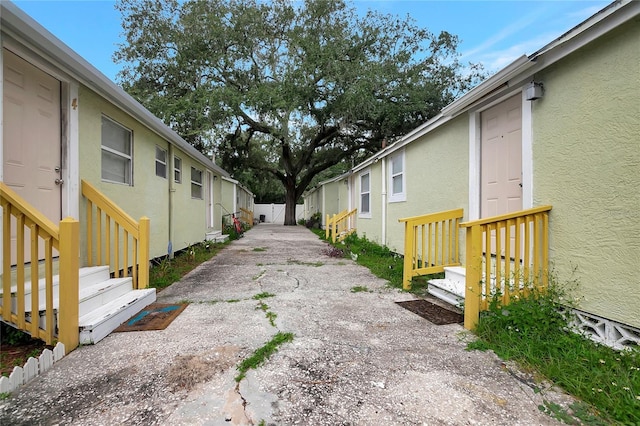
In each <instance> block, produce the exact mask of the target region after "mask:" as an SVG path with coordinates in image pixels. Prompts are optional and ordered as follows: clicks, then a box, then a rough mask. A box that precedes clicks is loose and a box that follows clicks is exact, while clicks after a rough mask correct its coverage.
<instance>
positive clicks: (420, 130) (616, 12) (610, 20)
mask: <svg viewBox="0 0 640 426" xmlns="http://www.w3.org/2000/svg"><path fill="white" fill-rule="evenodd" d="M639 14H640V1H632V0H617V1H615V2H613V3H611V4H609V5H608V6H606V7H605V8H603V9H602V10H600V11H599V12H597V13H596V14H594V15H592V16H591V17H590V18H588V19H586V20H585V21H583V22H582V23H580V24H578V25H577V26H575V27H573V28H572V29H571V30H569V31H567V32H565V33H564V34H562V35H561V36H560V37H558V38H557V39H555V40H554V41H552V42H551V43H548V44H547V45H545V46H544V47H543V48H541V49H540V50H538V51H537V52H535V53H534V54H532V55H530V56H526V55H522V56H520V57H519V58H518V59H516V60H515V61H513V62H512V63H510V64H509V65H507V66H506V67H505V68H503V69H502V70H500V71H498V72H497V73H496V74H494V75H492V76H491V77H489V78H488V79H486V80H484V81H483V82H482V83H480V84H479V85H478V86H476V87H475V88H473V89H472V90H470V91H469V92H467V93H466V94H464V95H463V96H462V97H460V98H459V99H457V100H455V101H453V102H452V103H450V104H449V105H447V106H446V107H444V108H443V109H442V111H441V112H440V114H438V115H436V116H435V117H433V118H431V119H429V120H428V121H426V122H425V123H424V124H422V125H420V126H418V127H417V128H415V129H414V130H412V131H411V132H409V133H407V134H406V135H404V136H402V137H401V138H400V139H399V140H398V141H397V142H395V143H394V144H392V145H390V146H388V147H387V148H385V149H382V150H380V151H378V152H377V153H375V154H374V155H372V156H371V157H369V158H368V159H366V160H365V161H364V162H362V163H360V164H358V165H357V166H355V167H354V168H353V169H352V170H351V171H352V172H353V173H355V172H358V171H360V170H362V169H364V168H366V167H369V166H370V165H371V164H372V163H374V162H375V161H377V160H379V159H380V158H382V157H384V156H387V155H389V154H392V153H393V152H395V151H397V150H399V149H402V148H403V147H404V146H406V145H407V144H409V143H411V142H413V141H414V140H416V139H418V138H420V137H422V136H424V135H425V134H427V133H429V132H431V131H432V130H434V129H436V128H437V127H440V126H441V125H443V124H445V123H447V122H448V121H450V120H451V119H453V118H455V117H457V116H458V115H460V114H462V113H464V112H466V111H467V110H468V109H470V108H472V107H473V106H474V105H475V104H476V103H477V102H479V101H481V100H484V99H485V98H486V97H487V96H488V95H490V94H491V93H493V92H499V91H501V90H502V89H504V88H510V87H516V86H518V85H520V84H522V82H523V81H524V80H527V79H529V78H531V75H533V74H534V73H536V72H538V71H540V70H542V69H544V68H546V67H548V66H550V65H551V64H553V63H555V62H557V61H559V60H561V59H562V58H564V57H565V56H567V55H569V54H571V53H573V52H574V51H576V50H577V49H579V48H581V47H583V46H585V45H586V44H588V43H590V42H592V41H593V40H595V39H597V38H598V37H600V36H602V35H603V34H605V33H607V32H609V31H611V30H612V29H614V28H616V27H618V26H620V25H622V24H623V23H625V22H627V21H629V20H631V19H633V18H634V17H636V16H638V15H639Z"/></svg>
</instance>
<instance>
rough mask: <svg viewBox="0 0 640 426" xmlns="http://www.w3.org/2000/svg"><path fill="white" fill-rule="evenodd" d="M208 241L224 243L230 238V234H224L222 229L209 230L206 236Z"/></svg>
mask: <svg viewBox="0 0 640 426" xmlns="http://www.w3.org/2000/svg"><path fill="white" fill-rule="evenodd" d="M204 239H205V240H206V241H213V242H214V243H224V242H226V241H228V240H229V236H228V235H223V234H222V231H214V232H207V233H206V234H205V236H204Z"/></svg>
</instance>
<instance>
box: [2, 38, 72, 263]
mask: <svg viewBox="0 0 640 426" xmlns="http://www.w3.org/2000/svg"><path fill="white" fill-rule="evenodd" d="M3 54H4V58H3V64H4V66H3V75H4V79H3V122H4V125H3V175H4V178H3V181H4V183H5V184H6V185H8V186H9V187H11V188H12V189H13V190H14V191H16V192H17V193H18V194H19V195H20V196H21V197H22V198H24V199H25V200H26V201H27V202H28V203H30V204H31V205H33V206H34V207H35V208H36V209H37V210H38V211H40V212H41V213H43V214H44V215H45V216H46V217H47V218H49V219H51V220H52V221H53V222H54V223H55V224H57V223H58V222H59V221H60V218H61V198H62V197H61V181H60V176H61V174H60V171H61V166H62V164H61V152H60V151H61V149H60V147H61V121H60V87H61V84H60V81H58V80H57V79H55V78H53V77H52V76H50V75H49V74H47V73H45V72H43V71H42V70H40V69H38V68H36V67H35V66H33V65H31V64H30V63H28V62H27V61H25V60H24V59H22V58H20V57H18V56H17V55H15V54H13V53H11V52H9V51H7V50H4V51H3ZM14 247H15V246H14ZM13 252H14V250H12V253H13ZM27 255H28V253H27ZM13 260H15V259H12V261H13ZM27 260H28V258H27Z"/></svg>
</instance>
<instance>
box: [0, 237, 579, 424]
mask: <svg viewBox="0 0 640 426" xmlns="http://www.w3.org/2000/svg"><path fill="white" fill-rule="evenodd" d="M326 247H327V246H326V244H325V243H323V242H322V241H320V240H319V239H318V238H317V237H316V236H315V235H314V234H312V233H311V232H309V231H308V230H307V229H305V228H303V227H299V226H298V227H283V226H275V225H265V224H260V225H258V226H256V227H255V228H253V229H252V230H250V231H249V232H247V233H246V235H245V237H244V238H242V239H240V240H238V241H235V242H233V243H232V244H231V245H229V246H228V247H227V248H226V249H225V250H223V251H222V252H221V253H220V254H218V256H216V257H215V258H213V259H212V260H211V261H209V262H207V263H205V264H203V265H201V266H200V267H198V268H197V269H196V270H194V271H193V272H192V273H191V274H189V275H188V276H187V277H185V278H184V279H183V280H182V281H181V282H179V283H176V284H174V285H173V286H171V287H170V288H168V289H166V290H165V291H163V292H161V293H160V294H159V295H158V296H159V297H158V301H159V302H178V301H185V300H188V301H190V302H191V304H190V305H189V306H188V307H187V309H186V310H185V311H184V312H182V313H181V314H180V316H179V317H178V318H177V319H176V320H175V321H174V322H173V323H172V324H171V325H170V326H169V327H168V328H167V329H165V330H161V331H144V332H130V333H113V334H111V335H110V336H108V337H107V338H106V339H104V340H103V341H101V342H100V343H98V344H97V345H94V346H85V347H80V348H78V349H77V350H75V351H73V352H72V353H71V354H69V355H68V356H66V357H65V358H64V359H63V360H61V361H60V362H58V363H57V364H56V365H55V367H54V368H53V369H52V370H50V371H49V372H47V373H45V374H43V375H42V376H40V377H38V378H36V379H34V380H33V381H31V382H30V383H29V384H27V385H26V386H24V387H23V388H22V389H21V390H20V391H19V392H16V393H14V394H13V395H12V396H11V397H10V398H8V399H5V400H3V401H0V424H2V425H11V424H24V425H27V424H28V425H35V424H43V425H56V424H59V425H67V424H73V425H115V424H125V425H152V424H158V425H229V424H231V425H250V424H255V425H258V424H265V425H271V424H273V425H294V424H300V425H422V424H426V425H441V424H442V425H445V424H446V425H470V424H481V425H517V424H520V425H552V424H558V423H557V422H556V421H555V420H554V419H552V418H551V417H548V416H547V415H545V414H543V413H542V412H540V410H539V409H538V405H540V404H542V402H543V399H547V400H551V401H554V402H556V403H560V404H562V405H565V406H566V404H568V403H569V402H570V398H568V397H566V396H564V395H561V394H559V393H556V392H554V391H552V390H546V391H543V392H542V393H535V392H534V390H533V388H532V387H531V386H530V385H529V384H528V383H530V382H529V380H528V378H527V376H526V375H524V374H523V373H521V372H518V371H516V370H515V369H514V368H512V367H511V366H508V365H505V364H504V363H502V362H501V361H500V359H498V358H497V357H496V356H495V355H493V354H492V353H490V352H489V353H483V352H478V351H473V352H468V351H466V350H465V347H466V344H467V342H468V341H469V339H471V338H472V337H471V336H469V335H468V334H467V333H466V332H465V331H464V330H463V329H462V327H461V326H460V325H445V326H435V325H433V324H431V323H430V322H428V321H426V320H425V319H423V318H421V317H419V316H417V315H415V314H413V313H411V312H409V311H407V310H405V309H403V308H401V307H399V306H398V305H396V304H395V303H394V302H397V301H403V300H410V299H413V298H414V297H413V296H412V295H410V294H407V293H403V292H400V291H398V290H395V289H389V288H387V287H386V286H385V282H384V281H383V280H380V279H378V278H376V277H374V276H373V275H371V274H370V273H369V271H368V270H367V269H365V268H363V267H361V266H358V265H357V264H355V263H354V262H352V261H351V260H348V259H336V258H331V257H328V256H327V255H325V254H324V253H323V251H324V249H326ZM356 286H364V287H367V288H368V289H369V291H368V292H357V293H353V292H351V289H352V288H353V287H356ZM263 292H268V293H271V294H273V295H274V296H273V297H269V298H265V299H261V301H262V302H263V303H264V304H265V305H266V307H265V306H263V307H262V308H263V309H261V308H260V306H259V305H260V301H259V300H256V299H254V298H253V297H254V296H255V295H257V294H259V293H263ZM268 313H271V317H272V319H273V315H274V314H275V320H274V324H275V326H274V325H271V324H270V321H269V319H268V317H267V314H268ZM278 332H282V333H293V334H294V335H295V337H294V339H293V341H292V342H291V343H285V344H283V345H282V346H280V347H279V349H278V351H277V353H275V354H274V355H273V356H272V357H271V358H270V359H269V360H267V361H266V362H265V363H264V364H263V365H262V366H260V367H258V368H257V369H255V370H250V371H249V372H248V373H247V375H246V378H244V379H243V380H242V381H241V382H240V383H239V385H238V384H237V383H236V381H235V380H234V378H235V377H236V376H237V374H238V371H237V369H236V366H237V365H238V363H239V362H241V361H242V360H243V359H246V358H247V357H249V356H251V354H252V353H253V352H254V351H255V350H257V349H259V348H261V347H263V346H264V345H265V343H266V342H268V341H270V340H271V339H272V337H273V336H274V335H275V334H276V333H278Z"/></svg>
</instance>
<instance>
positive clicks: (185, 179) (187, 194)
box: [152, 149, 209, 252]
mask: <svg viewBox="0 0 640 426" xmlns="http://www.w3.org/2000/svg"><path fill="white" fill-rule="evenodd" d="M175 155H177V156H178V157H180V158H181V159H182V183H174V189H175V191H174V192H173V200H172V203H173V206H172V207H173V241H172V245H173V251H174V252H175V251H178V250H181V249H183V248H185V247H187V246H188V245H190V244H193V243H196V242H200V241H204V237H205V232H206V230H207V220H206V205H205V200H206V191H207V190H208V188H209V185H208V184H207V183H206V178H207V173H206V170H205V169H204V167H203V166H202V165H201V164H200V163H199V162H196V161H194V160H193V159H191V158H189V157H188V156H187V155H186V154H184V153H182V152H180V151H179V150H177V149H175ZM191 167H195V168H196V169H198V170H201V171H202V199H198V198H192V196H191ZM172 177H173V176H172ZM158 179H159V178H158ZM152 226H153V223H152Z"/></svg>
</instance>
